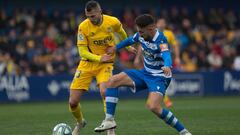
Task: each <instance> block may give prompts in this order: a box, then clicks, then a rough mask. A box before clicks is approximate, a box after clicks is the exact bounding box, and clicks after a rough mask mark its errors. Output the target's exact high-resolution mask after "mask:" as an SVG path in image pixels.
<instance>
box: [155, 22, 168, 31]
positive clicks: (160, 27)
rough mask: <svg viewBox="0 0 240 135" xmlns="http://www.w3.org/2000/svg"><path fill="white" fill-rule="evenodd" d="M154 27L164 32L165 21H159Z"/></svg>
mask: <svg viewBox="0 0 240 135" xmlns="http://www.w3.org/2000/svg"><path fill="white" fill-rule="evenodd" d="M156 25H157V28H158V29H160V30H164V29H165V28H166V21H165V20H164V19H159V20H158V21H157V24H156Z"/></svg>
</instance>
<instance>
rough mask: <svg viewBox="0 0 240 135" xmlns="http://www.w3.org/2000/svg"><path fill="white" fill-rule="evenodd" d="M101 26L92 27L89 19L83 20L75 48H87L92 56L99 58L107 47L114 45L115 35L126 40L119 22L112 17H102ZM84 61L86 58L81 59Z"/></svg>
mask: <svg viewBox="0 0 240 135" xmlns="http://www.w3.org/2000/svg"><path fill="white" fill-rule="evenodd" d="M102 17H103V20H102V24H101V25H93V24H92V23H91V21H90V20H89V19H86V20H84V21H83V22H82V23H81V24H80V25H79V28H78V35H77V46H87V47H88V51H89V52H90V53H92V54H95V55H98V56H101V55H103V54H105V53H106V49H107V47H109V46H114V45H115V35H116V34H118V35H119V37H120V39H121V40H123V39H126V38H127V34H126V32H125V31H124V29H123V28H122V24H121V23H120V21H119V20H118V19H117V18H116V17H113V16H109V15H103V16H102ZM82 59H83V60H86V58H82Z"/></svg>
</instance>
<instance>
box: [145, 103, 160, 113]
mask: <svg viewBox="0 0 240 135" xmlns="http://www.w3.org/2000/svg"><path fill="white" fill-rule="evenodd" d="M146 107H147V108H148V109H149V110H150V111H152V112H154V113H158V112H159V110H161V106H158V105H155V104H151V103H147V104H146Z"/></svg>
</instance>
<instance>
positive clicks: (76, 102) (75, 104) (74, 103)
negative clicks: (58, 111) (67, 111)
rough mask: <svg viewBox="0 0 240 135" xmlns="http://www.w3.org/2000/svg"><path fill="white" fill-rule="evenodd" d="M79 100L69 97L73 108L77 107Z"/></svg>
mask: <svg viewBox="0 0 240 135" xmlns="http://www.w3.org/2000/svg"><path fill="white" fill-rule="evenodd" d="M78 104H79V102H78V101H77V100H74V99H71V98H70V99H69V106H70V107H71V108H76V107H77V106H78Z"/></svg>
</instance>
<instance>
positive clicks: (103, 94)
mask: <svg viewBox="0 0 240 135" xmlns="http://www.w3.org/2000/svg"><path fill="white" fill-rule="evenodd" d="M105 92H106V90H105V89H100V94H101V96H102V97H105Z"/></svg>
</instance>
